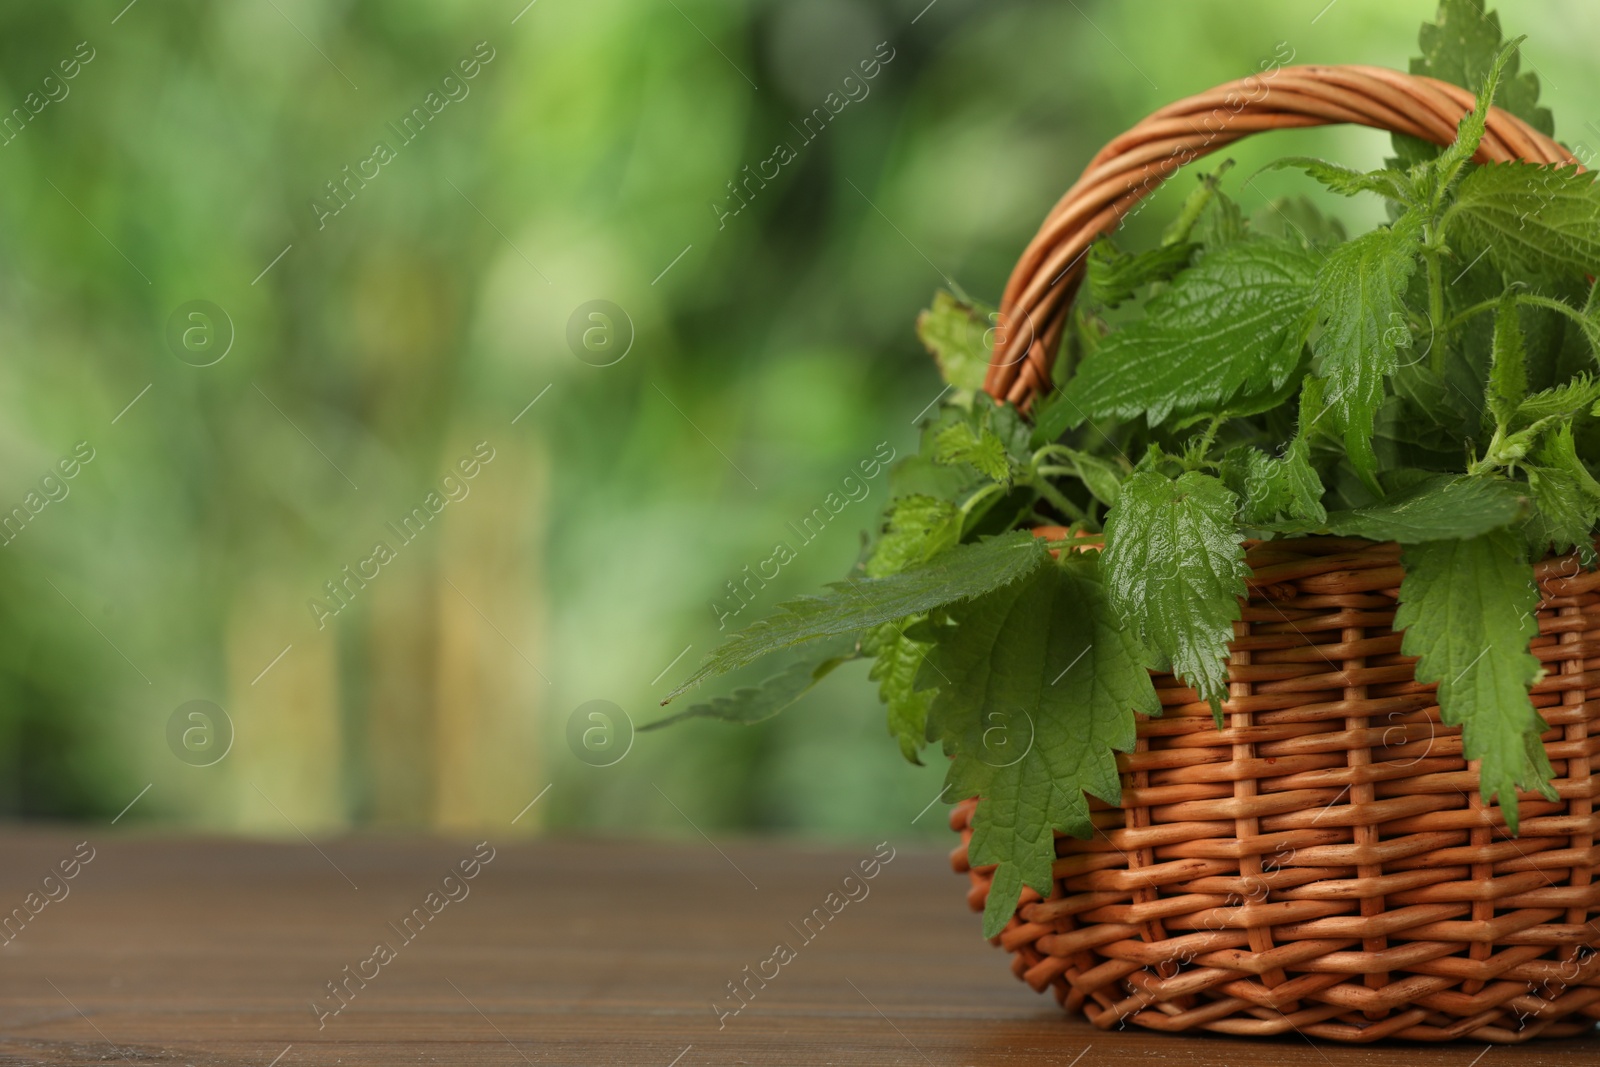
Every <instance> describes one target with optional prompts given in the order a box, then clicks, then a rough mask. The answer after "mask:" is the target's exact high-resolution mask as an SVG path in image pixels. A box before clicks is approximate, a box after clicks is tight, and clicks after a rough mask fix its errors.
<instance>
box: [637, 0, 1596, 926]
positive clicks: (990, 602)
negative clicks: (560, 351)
mask: <svg viewBox="0 0 1600 1067" xmlns="http://www.w3.org/2000/svg"><path fill="white" fill-rule="evenodd" d="M1475 6H1476V5H1475V4H1473V3H1472V2H1471V0H1447V3H1446V4H1445V9H1446V11H1448V10H1449V9H1451V8H1452V7H1464V8H1466V9H1468V13H1471V14H1473V15H1474V16H1475V17H1474V18H1472V19H1463V18H1456V19H1455V20H1454V25H1455V26H1456V27H1460V26H1462V25H1471V26H1475V27H1476V30H1475V31H1473V32H1469V33H1468V34H1466V35H1463V34H1461V33H1460V32H1459V29H1458V30H1457V32H1456V33H1454V34H1445V33H1443V32H1442V30H1441V28H1440V27H1439V26H1425V27H1424V33H1423V42H1422V43H1423V50H1424V53H1425V55H1424V57H1423V58H1422V59H1420V60H1418V61H1417V62H1416V63H1415V64H1414V65H1413V72H1414V73H1421V74H1430V75H1433V76H1435V77H1439V78H1442V79H1445V80H1450V81H1454V82H1456V83H1458V84H1462V85H1465V86H1467V87H1468V88H1472V89H1474V90H1475V91H1476V92H1477V107H1476V110H1474V111H1473V112H1472V113H1471V114H1469V115H1468V116H1467V117H1465V118H1464V119H1463V120H1462V121H1461V123H1460V126H1459V129H1458V131H1457V135H1456V139H1455V142H1454V143H1453V144H1451V145H1449V146H1447V147H1445V148H1443V149H1440V148H1437V147H1434V146H1431V145H1427V144H1425V143H1423V142H1421V141H1416V140H1413V139H1410V138H1405V137H1401V136H1397V138H1396V151H1397V154H1398V157H1399V158H1397V159H1394V160H1391V161H1390V165H1389V166H1388V167H1386V168H1384V169H1382V170H1376V171H1372V172H1368V173H1361V172H1358V171H1354V170H1350V169H1347V168H1344V167H1341V166H1338V165H1335V164H1332V163H1328V162H1323V161H1320V160H1315V159H1306V158H1295V159H1284V160H1280V161H1278V162H1276V163H1274V164H1272V165H1271V167H1272V168H1293V169H1296V170H1299V171H1303V172H1304V174H1306V175H1308V176H1309V178H1311V179H1313V180H1315V181H1316V182H1318V183H1320V184H1321V185H1322V186H1323V187H1325V188H1326V189H1328V190H1331V191H1332V192H1334V193H1337V194H1340V195H1344V196H1356V195H1376V196H1378V197H1381V198H1383V199H1384V200H1385V201H1386V202H1387V205H1388V211H1389V218H1390V222H1389V223H1388V225H1385V226H1381V227H1379V228H1377V229H1374V230H1373V231H1371V232H1369V233H1364V234H1362V235H1360V236H1357V237H1354V238H1347V237H1346V234H1345V233H1344V231H1343V229H1342V227H1341V226H1340V225H1339V224H1338V223H1337V222H1335V221H1333V220H1331V219H1329V218H1327V217H1325V216H1324V215H1322V214H1320V213H1319V212H1318V211H1317V209H1316V208H1315V207H1314V206H1313V205H1312V204H1311V203H1310V202H1309V201H1307V200H1305V199H1304V198H1296V199H1293V200H1286V201H1278V202H1275V203H1272V204H1269V205H1268V206H1267V207H1266V208H1264V209H1263V210H1262V211H1260V212H1257V213H1255V214H1254V215H1253V216H1251V217H1249V218H1247V217H1246V216H1245V214H1244V213H1243V211H1242V210H1241V208H1240V206H1239V205H1238V204H1237V203H1236V202H1235V201H1234V200H1232V199H1230V198H1229V197H1228V196H1227V195H1226V193H1225V192H1224V191H1223V188H1222V185H1223V182H1222V180H1221V179H1222V177H1223V171H1225V170H1226V169H1227V167H1226V164H1225V165H1224V166H1223V168H1222V169H1221V170H1219V171H1218V172H1217V173H1214V174H1211V175H1207V176H1205V177H1204V178H1202V180H1201V182H1200V185H1199V187H1198V188H1197V189H1196V190H1194V192H1193V193H1192V195H1191V196H1190V197H1189V198H1188V200H1187V201H1186V203H1185V204H1184V206H1183V208H1182V210H1181V211H1180V213H1179V215H1178V217H1177V219H1176V221H1175V222H1174V223H1173V224H1172V226H1171V227H1170V228H1169V229H1168V230H1167V231H1166V233H1165V236H1164V237H1163V239H1162V240H1161V243H1160V244H1159V245H1158V246H1157V247H1155V248H1150V249H1146V250H1143V251H1138V252H1129V251H1124V250H1123V249H1120V248H1118V247H1117V245H1116V244H1115V243H1114V242H1113V241H1112V240H1111V239H1106V238H1103V239H1102V240H1101V241H1100V242H1099V243H1098V244H1097V245H1096V246H1095V247H1094V249H1093V251H1092V254H1091V256H1090V258H1089V263H1088V265H1087V268H1086V278H1085V283H1084V286H1083V289H1082V292H1081V293H1080V296H1079V300H1078V303H1077V306H1076V307H1075V308H1074V309H1073V311H1072V312H1071V319H1070V321H1069V323H1068V326H1067V329H1066V330H1065V331H1064V340H1063V343H1062V350H1061V352H1060V356H1059V358H1058V360H1057V361H1056V363H1055V365H1054V370H1053V372H1052V373H1053V376H1054V386H1055V388H1054V389H1053V390H1052V391H1051V393H1050V395H1049V396H1048V397H1045V398H1041V400H1040V402H1039V403H1038V404H1037V405H1036V406H1035V408H1034V410H1033V412H1032V415H1033V418H1032V421H1031V423H1030V422H1029V421H1026V420H1025V419H1024V417H1023V416H1022V414H1020V413H1019V412H1018V411H1016V410H1015V409H1014V408H1012V407H1010V406H1008V405H997V404H996V403H994V402H993V401H992V400H991V399H990V398H989V397H988V396H987V395H985V394H984V392H983V391H982V388H981V386H982V382H983V376H984V370H985V367H986V365H987V362H988V350H987V347H986V346H985V344H984V343H983V339H984V337H985V331H986V329H987V328H988V325H989V313H988V312H987V311H986V310H985V309H983V308H980V307H978V306H976V305H974V304H973V303H971V302H969V301H965V300H960V299H957V298H955V297H953V296H950V295H948V294H943V293H941V294H940V295H939V296H938V297H937V298H936V299H935V301H934V304H933V307H932V308H931V309H929V310H928V311H926V312H924V313H923V315H922V317H921V318H920V320H919V322H918V327H919V331H918V332H919V334H920V336H921V337H922V339H923V341H924V342H925V343H926V345H927V346H928V347H929V348H930V350H931V351H932V352H933V354H934V356H935V357H936V358H937V361H938V363H939V366H940V369H941V371H942V373H943V375H944V377H945V379H946V381H947V382H948V383H949V384H950V385H951V386H952V387H953V389H952V390H951V391H950V393H949V394H948V399H947V400H946V402H944V403H943V405H942V407H941V408H940V409H939V410H938V412H937V414H936V415H935V416H933V417H931V418H930V419H929V420H928V421H927V422H926V424H925V425H924V428H923V431H922V443H921V450H920V453H919V454H917V455H915V456H911V457H908V458H906V459H905V460H903V461H902V462H901V463H900V464H899V465H898V466H897V467H896V469H895V470H894V471H893V473H892V475H891V483H892V484H891V497H892V499H891V503H890V505H889V508H888V511H887V514H886V516H885V517H884V520H883V523H882V525H881V527H880V528H879V530H878V531H877V532H876V534H875V536H874V537H873V538H872V539H871V541H870V543H869V544H868V545H867V546H866V549H865V551H864V553H863V557H862V559H861V561H860V563H859V564H858V566H857V567H856V569H855V570H854V571H853V572H852V573H851V574H850V575H849V576H848V577H847V578H846V579H845V580H844V581H843V582H840V583H838V584H836V585H833V586H832V587H830V588H829V589H828V591H827V592H825V593H823V594H821V595H819V596H807V597H802V598H800V599H798V600H795V601H792V602H790V603H786V604H783V605H781V606H780V607H779V608H778V609H777V610H776V612H775V613H774V614H772V615H771V616H770V617H769V618H766V619H763V620H761V621H759V622H757V623H755V624H754V625H752V626H750V627H748V628H747V629H745V630H743V631H742V632H739V633H737V634H735V635H733V636H732V637H731V638H730V639H728V640H727V641H726V642H725V643H724V644H723V645H722V646H721V647H720V648H718V649H717V650H716V651H714V652H713V653H712V654H710V655H709V656H708V657H707V658H706V660H705V662H704V663H703V664H702V665H701V666H700V667H699V669H698V670H697V671H696V672H695V673H694V675H693V676H692V677H690V678H689V679H688V680H687V681H686V682H685V683H684V684H682V685H680V686H678V687H677V689H676V690H675V691H674V692H673V693H672V695H671V696H669V697H668V699H669V700H670V699H672V697H675V696H677V695H679V694H681V693H683V692H685V691H686V690H689V689H691V688H694V687H695V686H697V685H699V684H700V683H701V682H703V681H704V680H705V679H707V678H709V677H712V676H714V675H718V674H722V673H724V672H727V671H732V670H735V669H738V668H742V667H745V666H747V665H749V664H751V663H753V662H755V661H756V660H758V659H762V658H765V657H768V656H773V655H777V656H781V657H782V660H781V661H780V664H781V665H780V669H779V670H778V672H777V673H776V674H775V675H774V676H773V677H771V678H770V679H769V680H767V681H766V682H764V683H763V684H761V685H759V686H757V687H752V688H745V689H740V690H737V691H736V692H734V693H733V694H732V695H730V696H726V697H722V698H719V699H717V700H714V701H711V702H710V703H706V704H701V705H698V706H695V707H692V708H690V709H688V710H687V711H685V712H682V713H680V714H679V715H676V716H673V717H672V718H670V719H667V720H664V722H672V721H676V720H679V719H683V718H688V717H711V718H717V719H723V720H728V721H733V722H740V723H750V722H755V721H758V720H761V719H764V718H767V717H769V716H771V715H774V714H776V713H777V712H778V711H780V710H781V709H782V708H784V707H786V706H788V705H789V704H791V703H793V702H794V700H795V699H797V698H798V697H799V696H800V695H801V694H802V693H804V692H805V691H806V690H807V689H809V688H810V687H811V686H812V685H813V684H815V683H816V682H817V681H818V680H819V679H820V678H821V677H822V676H823V675H825V674H827V673H828V672H829V671H830V670H832V669H833V668H834V667H836V666H838V665H839V664H841V663H843V662H845V661H847V660H852V659H870V660H872V668H871V674H870V677H871V678H872V679H873V680H874V681H876V682H877V683H878V687H879V694H880V696H881V697H882V699H883V701H884V703H885V704H886V705H887V706H888V719H889V730H890V732H891V734H892V735H893V736H894V737H895V738H896V739H897V740H898V741H899V744H900V748H901V751H902V752H903V753H904V754H905V756H906V758H907V759H910V760H912V761H913V762H917V761H918V759H919V753H920V752H921V751H922V749H923V747H924V746H925V745H926V744H929V743H937V744H938V745H939V746H940V747H941V748H942V750H943V752H944V754H945V755H946V756H947V757H948V758H949V760H950V764H949V772H948V777H947V788H946V791H945V794H944V796H945V799H947V800H950V801H954V800H958V799H962V798H968V797H981V798H982V802H981V804H980V805H979V806H978V809H977V813H976V818H975V824H974V833H973V838H972V841H971V846H970V849H971V859H972V862H973V863H974V865H990V864H993V865H997V869H996V872H995V880H994V887H993V890H992V891H991V892H990V894H989V907H988V909H987V911H986V913H985V918H984V928H985V932H986V934H988V935H990V936H992V935H994V934H995V933H997V932H998V931H999V930H1000V929H1001V928H1002V927H1003V926H1004V925H1005V923H1006V921H1007V920H1008V919H1009V917H1010V915H1011V912H1012V909H1014V908H1015V906H1016V903H1017V899H1018V896H1019V893H1020V891H1021V888H1022V886H1023V885H1024V884H1026V885H1028V886H1031V887H1033V888H1034V889H1035V890H1037V891H1039V892H1040V893H1041V894H1045V895H1048V894H1049V892H1050V886H1051V863H1052V861H1053V860H1054V859H1055V856H1056V851H1055V845H1054V840H1055V834H1056V832H1057V831H1060V832H1063V833H1069V834H1074V835H1078V836H1080V837H1087V836H1089V835H1090V834H1091V833H1092V832H1093V827H1092V824H1091V822H1090V809H1089V803H1088V799H1087V798H1088V796H1090V795H1092V796H1094V797H1098V798H1100V799H1101V800H1103V801H1106V802H1108V803H1110V804H1117V803H1118V802H1119V796H1120V786H1119V780H1118V773H1117V762H1116V754H1117V753H1118V752H1126V751H1129V750H1131V749H1132V747H1133V744H1134V741H1135V723H1136V719H1135V716H1136V714H1142V715H1150V716H1154V715H1159V714H1160V713H1161V705H1160V704H1159V703H1158V701H1157V696H1156V691H1155V688H1154V686H1153V684H1152V680H1151V675H1150V671H1151V670H1160V671H1169V672H1171V673H1172V674H1173V675H1175V676H1177V677H1178V678H1179V679H1181V681H1182V683H1183V684H1184V685H1186V686H1188V687H1190V688H1191V689H1192V690H1193V693H1194V699H1195V700H1196V701H1204V702H1207V703H1209V704H1210V706H1211V708H1212V710H1213V712H1214V713H1215V715H1216V721H1217V725H1218V727H1219V728H1220V727H1221V725H1222V721H1223V720H1222V710H1223V705H1224V702H1225V701H1226V699H1227V696H1228V671H1227V663H1228V645H1229V642H1230V640H1232V639H1233V637H1234V626H1233V624H1234V622H1235V621H1236V620H1238V619H1239V618H1240V616H1241V598H1243V597H1244V596H1245V595H1246V584H1245V583H1246V577H1247V573H1248V571H1247V567H1246V563H1245V544H1246V542H1249V541H1252V540H1254V541H1266V540H1272V539H1275V538H1285V537H1301V536H1305V535H1311V534H1328V535H1336V536H1340V537H1351V538H1363V539H1366V540H1370V541H1375V542H1398V544H1399V545H1400V546H1401V559H1402V563H1403V566H1404V571H1405V578H1404V580H1403V582H1402V583H1401V586H1400V592H1399V596H1400V606H1399V609H1398V615H1397V617H1396V619H1395V628H1396V629H1399V630H1403V631H1404V639H1403V644H1402V652H1403V653H1404V654H1405V655H1406V656H1410V657H1416V665H1415V671H1416V677H1417V678H1418V680H1419V681H1421V682H1423V683H1425V684H1426V683H1438V701H1439V708H1440V714H1441V717H1442V719H1443V721H1444V722H1445V723H1447V724H1450V725H1459V726H1461V727H1462V730H1463V735H1464V751H1465V755H1466V757H1467V758H1468V759H1472V760H1477V761H1480V762H1479V766H1480V773H1481V782H1482V796H1483V798H1484V800H1485V801H1486V802H1490V801H1494V800H1495V799H1496V798H1498V801H1499V803H1500V805H1501V809H1502V811H1503V813H1504V818H1505V822H1506V824H1507V826H1508V828H1509V830H1510V832H1512V833H1515V832H1516V828H1517V791H1518V790H1519V789H1521V790H1531V791H1535V792H1537V793H1540V794H1542V795H1544V796H1546V797H1548V798H1550V799H1555V793H1554V790H1553V788H1552V786H1551V780H1552V778H1553V771H1552V768H1551V765H1550V762H1549V760H1548V758H1547V757H1546V754H1545V750H1544V747H1543V745H1542V744H1541V742H1540V734H1541V733H1542V732H1543V731H1544V730H1545V729H1546V726H1545V723H1544V721H1543V720H1542V718H1541V717H1540V715H1539V713H1538V711H1537V710H1536V709H1535V707H1534V705H1533V703H1532V701H1531V699H1530V696H1529V687H1530V685H1531V684H1532V683H1533V682H1534V681H1535V680H1536V678H1537V677H1538V676H1539V673H1540V668H1539V663H1538V660H1537V659H1536V658H1535V657H1534V656H1533V655H1532V654H1531V653H1530V651H1529V641H1530V639H1531V638H1532V637H1534V636H1535V634H1536V632H1537V625H1536V622H1535V619H1534V612H1535V609H1536V607H1537V605H1538V603H1539V599H1540V595H1539V592H1538V590H1537V588H1536V586H1535V584H1534V575H1533V570H1532V567H1531V566H1530V564H1531V562H1532V561H1534V560H1538V559H1542V558H1544V557H1546V556H1548V555H1550V554H1552V553H1566V552H1569V551H1572V550H1576V551H1577V552H1578V553H1579V554H1580V555H1581V558H1582V560H1583V561H1584V562H1585V563H1592V562H1593V561H1594V557H1595V550H1594V533H1595V527H1596V523H1597V520H1600V483H1597V482H1596V480H1595V478H1594V476H1593V474H1592V473H1591V470H1590V462H1591V461H1593V460H1594V459H1595V458H1596V457H1597V456H1600V420H1597V416H1600V381H1597V380H1596V378H1595V376H1594V374H1593V371H1594V369H1595V367H1594V365H1595V361H1596V357H1597V352H1600V302H1597V301H1596V299H1595V298H1594V296H1593V288H1592V286H1591V282H1590V279H1591V278H1592V277H1593V276H1595V275H1597V274H1600V188H1597V187H1596V185H1595V183H1594V181H1593V178H1592V175H1590V174H1587V173H1583V172H1582V171H1581V170H1580V169H1579V168H1576V167H1566V168H1555V167H1546V166H1539V165H1533V164H1522V163H1506V164H1495V165H1481V166H1480V165H1476V164H1474V163H1473V162H1472V161H1471V160H1472V157H1473V155H1474V153H1475V151H1476V149H1477V147H1478V142H1479V140H1480V138H1481V137H1482V136H1483V133H1484V120H1485V115H1486V113H1487V109H1488V108H1489V106H1490V104H1491V102H1493V101H1496V100H1497V99H1498V102H1499V104H1500V106H1502V107H1505V108H1506V109H1507V110H1509V111H1511V112H1513V113H1514V114H1517V115H1518V116H1520V117H1521V118H1523V119H1525V120H1527V121H1528V122H1529V123H1530V124H1532V125H1533V126H1535V127H1538V128H1541V129H1543V130H1545V131H1546V132H1549V131H1550V129H1551V121H1550V114H1549V112H1548V111H1546V110H1544V109H1542V108H1538V107H1537V106H1536V98H1537V93H1538V85H1537V81H1536V80H1535V79H1534V78H1533V76H1532V75H1521V76H1518V74H1517V59H1516V46H1517V43H1519V42H1514V43H1512V44H1511V45H1508V46H1506V47H1504V48H1502V47H1501V42H1500V39H1499V30H1498V27H1497V24H1496V23H1494V22H1493V21H1488V20H1485V19H1484V18H1483V16H1482V12H1481V10H1479V11H1472V10H1470V9H1472V8H1474V7H1475ZM1469 82H1470V83H1472V84H1469ZM1041 528H1043V529H1041ZM657 725H661V724H657Z"/></svg>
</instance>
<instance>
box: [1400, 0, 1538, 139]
mask: <svg viewBox="0 0 1600 1067" xmlns="http://www.w3.org/2000/svg"><path fill="white" fill-rule="evenodd" d="M1418 43H1419V44H1420V45H1421V47H1422V55H1421V56H1420V57H1418V58H1415V59H1413V60H1412V61H1411V73H1413V74H1425V75H1427V76H1428V77H1430V78H1438V79H1439V80H1440V81H1447V82H1449V83H1451V84H1452V85H1459V86H1461V88H1463V89H1471V90H1473V91H1474V92H1476V91H1477V88H1478V86H1480V85H1482V84H1483V82H1484V79H1486V78H1487V77H1488V76H1489V72H1490V71H1491V70H1493V69H1494V64H1495V60H1496V59H1497V58H1498V57H1499V55H1500V52H1501V50H1502V49H1503V48H1504V47H1505V40H1504V38H1503V37H1502V36H1501V33H1500V16H1499V14H1497V13H1496V12H1493V11H1490V12H1487V13H1486V12H1485V11H1484V6H1483V0H1442V2H1441V3H1440V4H1439V14H1438V16H1437V17H1436V18H1435V19H1434V21H1433V22H1431V23H1423V25H1422V30H1421V32H1420V33H1419V34H1418ZM1519 63H1520V60H1519V58H1518V57H1517V56H1516V55H1515V54H1513V55H1512V56H1511V58H1510V59H1509V60H1508V61H1507V62H1506V64H1505V67H1504V69H1503V71H1502V74H1501V80H1502V86H1501V89H1500V91H1499V93H1498V99H1497V101H1496V102H1497V103H1498V104H1499V106H1500V107H1502V108H1504V109H1505V110H1507V111H1509V112H1511V114H1513V115H1515V116H1517V117H1518V118H1520V119H1522V120H1523V121H1525V122H1527V123H1528V125H1530V126H1532V127H1533V128H1534V129H1536V130H1539V131H1540V132H1541V133H1546V134H1552V135H1553V134H1554V133H1555V120H1554V119H1552V118H1551V116H1550V111H1549V109H1547V108H1542V107H1539V106H1538V104H1539V77H1538V75H1536V74H1534V73H1532V72H1529V73H1526V74H1519V73H1518V66H1519Z"/></svg>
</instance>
